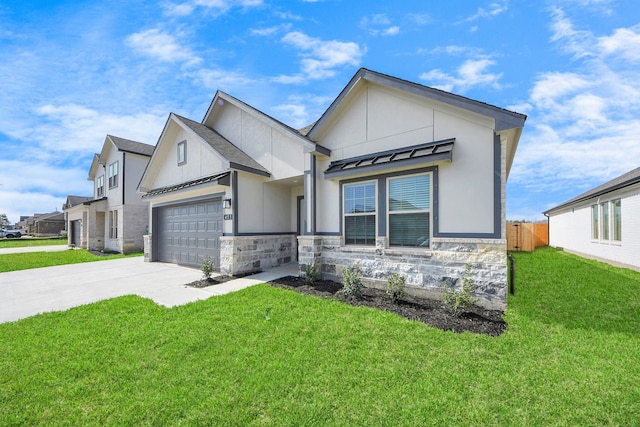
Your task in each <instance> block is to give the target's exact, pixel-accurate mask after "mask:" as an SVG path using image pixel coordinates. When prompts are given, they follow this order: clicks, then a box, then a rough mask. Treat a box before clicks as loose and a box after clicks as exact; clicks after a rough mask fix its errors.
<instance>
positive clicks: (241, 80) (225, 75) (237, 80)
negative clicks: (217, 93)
mask: <svg viewBox="0 0 640 427" xmlns="http://www.w3.org/2000/svg"><path fill="white" fill-rule="evenodd" d="M197 76H198V78H199V79H200V81H202V83H203V84H204V86H205V87H207V88H209V89H222V90H224V91H227V92H229V91H233V90H234V89H237V88H240V87H246V86H248V85H250V84H252V83H255V80H254V79H252V78H250V77H247V76H246V75H245V74H243V73H241V72H235V71H225V70H220V69H203V70H199V71H198V72H197Z"/></svg>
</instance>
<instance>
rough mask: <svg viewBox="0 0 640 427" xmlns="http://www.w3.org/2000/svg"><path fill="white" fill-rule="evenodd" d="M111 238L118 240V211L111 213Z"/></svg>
mask: <svg viewBox="0 0 640 427" xmlns="http://www.w3.org/2000/svg"><path fill="white" fill-rule="evenodd" d="M109 238H110V239H117V238H118V211H109Z"/></svg>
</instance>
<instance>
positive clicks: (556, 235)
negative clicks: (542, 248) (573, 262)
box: [544, 168, 640, 269]
mask: <svg viewBox="0 0 640 427" xmlns="http://www.w3.org/2000/svg"><path fill="white" fill-rule="evenodd" d="M544 214H545V215H546V216H547V217H549V245H550V246H554V247H561V248H563V249H565V250H567V251H570V252H574V253H576V254H578V255H582V256H586V257H593V258H598V259H602V260H605V261H609V262H612V263H616V264H621V265H623V266H629V267H632V268H635V269H640V168H637V169H634V170H632V171H630V172H627V173H625V174H624V175H621V176H619V177H617V178H615V179H612V180H611V181H609V182H606V183H604V184H602V185H600V186H598V187H596V188H593V189H591V190H589V191H587V192H586V193H583V194H581V195H579V196H577V197H574V198H573V199H571V200H568V201H567V202H565V203H562V204H561V205H559V206H556V207H554V208H552V209H549V210H548V211H546V212H544Z"/></svg>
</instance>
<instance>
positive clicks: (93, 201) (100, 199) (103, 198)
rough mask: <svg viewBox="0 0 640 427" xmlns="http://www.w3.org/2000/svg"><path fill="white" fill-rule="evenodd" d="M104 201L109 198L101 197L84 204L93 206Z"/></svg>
mask: <svg viewBox="0 0 640 427" xmlns="http://www.w3.org/2000/svg"><path fill="white" fill-rule="evenodd" d="M103 200H107V198H106V197H101V198H99V199H93V200H87V201H86V202H84V203H83V205H87V206H89V205H91V204H93V203H98V202H101V201H103Z"/></svg>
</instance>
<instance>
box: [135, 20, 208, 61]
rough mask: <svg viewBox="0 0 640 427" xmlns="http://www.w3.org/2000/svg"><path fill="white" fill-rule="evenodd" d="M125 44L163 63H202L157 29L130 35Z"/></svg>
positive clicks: (168, 35) (173, 39)
mask: <svg viewBox="0 0 640 427" xmlns="http://www.w3.org/2000/svg"><path fill="white" fill-rule="evenodd" d="M126 43H127V45H129V46H130V47H132V48H133V49H135V50H137V51H139V52H142V53H144V54H145V55H148V56H151V57H153V58H156V59H159V60H160V61H163V62H185V63H187V64H188V65H194V64H198V63H200V62H202V58H199V57H198V56H196V55H195V54H193V53H192V52H191V50H190V49H188V48H185V47H183V46H181V45H180V44H179V43H178V42H177V41H176V39H175V37H173V36H172V35H170V34H167V33H164V32H162V31H160V30H159V29H157V28H153V29H151V30H146V31H141V32H139V33H134V34H131V35H130V36H129V37H127V38H126Z"/></svg>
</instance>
